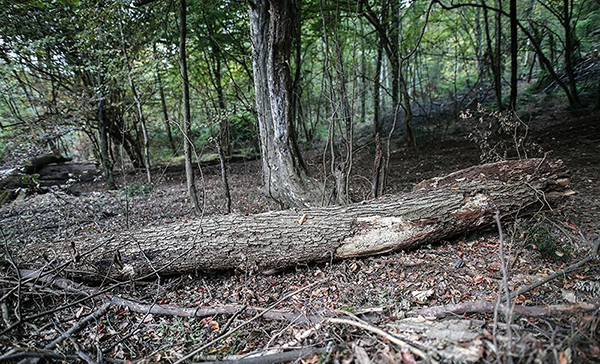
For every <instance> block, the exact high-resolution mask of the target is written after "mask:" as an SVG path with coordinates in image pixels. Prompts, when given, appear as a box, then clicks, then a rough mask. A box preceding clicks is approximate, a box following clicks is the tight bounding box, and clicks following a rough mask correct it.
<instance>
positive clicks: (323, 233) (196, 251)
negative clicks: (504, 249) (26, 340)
mask: <svg viewBox="0 0 600 364" xmlns="http://www.w3.org/2000/svg"><path fill="white" fill-rule="evenodd" d="M567 187H568V179H567V178H566V174H565V172H564V171H563V169H562V162H561V161H546V160H541V159H528V160H522V161H507V162H498V163H492V164H486V165H482V166H476V167H471V168H469V169H466V170H462V171H459V172H456V173H453V174H451V175H449V176H446V177H444V178H440V179H434V180H430V181H427V182H423V183H421V184H420V185H419V186H418V188H417V189H416V190H414V191H413V192H410V193H406V194H403V195H398V196H389V197H386V198H384V199H378V200H373V201H368V202H363V203H358V204H352V205H348V206H338V207H325V208H312V209H307V210H302V211H292V210H285V211H277V212H269V213H263V214H258V215H250V216H241V215H225V216H210V217H205V218H202V219H193V220H190V221H182V222H177V223H171V224H167V225H162V226H151V227H147V228H145V229H142V230H139V231H132V232H124V233H120V234H116V235H114V236H109V237H107V236H94V237H90V238H86V239H83V240H81V241H76V242H69V241H59V242H54V243H49V244H45V245H44V246H43V247H40V246H35V247H32V248H30V249H26V250H24V252H23V253H22V254H20V259H19V260H20V263H21V265H24V264H23V263H25V262H31V261H32V260H31V259H32V257H35V256H40V254H39V253H40V252H41V253H43V254H44V255H45V258H44V260H43V261H48V260H49V259H55V261H56V262H65V261H69V260H72V261H73V266H72V267H75V268H76V269H77V271H78V275H80V276H81V275H83V274H84V273H85V274H90V275H91V276H90V277H93V276H96V277H102V276H112V277H116V278H124V277H141V276H145V275H153V274H155V273H161V274H179V273H183V272H189V271H195V270H200V271H211V270H225V269H242V270H256V269H259V270H264V269H270V268H275V269H279V268H285V267H290V266H295V265H298V264H306V263H309V262H318V261H329V260H333V259H340V258H347V257H357V256H366V255H373V254H379V253H385V252H390V251H394V250H399V249H407V248H411V247H414V246H417V245H419V244H426V243H432V242H436V241H439V240H441V239H447V238H451V237H453V236H456V235H458V234H462V233H465V232H468V231H472V230H475V229H478V228H481V227H484V226H487V225H490V224H492V223H493V222H494V214H495V211H496V210H499V211H500V214H501V216H507V215H511V214H513V213H517V212H519V216H523V215H524V214H526V213H531V212H532V211H536V210H539V209H541V208H543V207H544V205H545V204H548V203H550V204H551V203H553V202H556V201H557V200H559V199H561V198H562V197H564V196H565V195H568V194H570V191H569V190H567ZM37 261H42V259H38V260H37ZM25 265H29V266H32V265H34V266H35V264H25ZM82 272H84V273H82ZM90 277H88V278H90Z"/></svg>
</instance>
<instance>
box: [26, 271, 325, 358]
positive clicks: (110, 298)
mask: <svg viewBox="0 0 600 364" xmlns="http://www.w3.org/2000/svg"><path fill="white" fill-rule="evenodd" d="M20 274H21V275H22V276H23V277H26V278H28V279H32V278H37V279H38V280H40V281H42V282H45V283H48V284H52V285H54V286H56V287H58V288H62V289H64V290H69V291H75V292H80V293H84V294H87V295H98V293H102V292H100V290H99V289H96V288H92V287H89V286H86V285H83V284H81V283H76V282H73V281H71V280H69V279H64V278H53V277H48V276H41V275H40V272H38V271H30V270H21V271H20ZM98 296H99V298H101V299H103V300H104V301H105V302H106V303H105V305H103V306H102V307H101V308H100V309H99V310H98V311H96V312H95V313H94V314H92V315H90V316H88V317H86V319H85V320H83V321H82V322H78V323H76V324H75V325H74V326H73V328H71V329H70V330H69V331H67V333H68V335H67V337H68V336H69V335H72V333H73V332H75V331H72V330H79V329H81V328H82V327H83V326H82V325H85V324H87V323H88V322H89V321H91V320H92V319H94V318H97V317H98V316H99V315H101V314H102V313H101V312H105V311H106V309H107V308H108V305H114V306H119V307H124V308H128V309H129V310H131V311H133V312H138V313H143V314H152V315H164V316H179V317H208V316H215V315H220V314H221V315H235V314H237V313H238V312H240V310H242V311H244V312H246V313H248V314H253V315H257V314H262V317H264V318H265V319H268V320H278V321H290V322H297V323H304V322H310V323H318V322H321V321H323V320H324V319H325V318H326V317H328V316H332V315H334V313H333V312H331V311H323V312H321V313H320V314H319V315H306V314H301V313H295V312H290V311H284V310H277V309H274V308H264V307H257V306H244V305H219V306H212V307H181V306H177V305H163V304H154V305H151V304H145V303H140V302H137V301H134V300H131V299H128V298H123V297H120V296H117V295H114V294H112V293H109V292H103V293H102V294H100V295H98ZM86 320H87V321H86ZM67 333H65V334H67ZM63 339H64V338H63ZM61 341H62V340H61ZM59 342H60V341H59ZM45 349H54V346H51V347H46V348H45Z"/></svg>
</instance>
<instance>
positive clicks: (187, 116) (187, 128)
mask: <svg viewBox="0 0 600 364" xmlns="http://www.w3.org/2000/svg"><path fill="white" fill-rule="evenodd" d="M186 33H187V4H186V0H179V68H180V70H181V90H182V100H183V128H182V129H183V151H184V155H185V180H186V184H187V189H188V195H189V196H190V200H191V202H192V206H194V211H195V212H196V214H200V213H201V212H202V210H201V208H200V204H199V202H198V194H197V193H196V183H195V179H194V165H193V164H192V151H193V150H192V149H193V147H194V145H193V139H192V116H191V111H190V89H189V87H190V85H189V80H188V72H187V55H186V48H185V41H186V35H187V34H186Z"/></svg>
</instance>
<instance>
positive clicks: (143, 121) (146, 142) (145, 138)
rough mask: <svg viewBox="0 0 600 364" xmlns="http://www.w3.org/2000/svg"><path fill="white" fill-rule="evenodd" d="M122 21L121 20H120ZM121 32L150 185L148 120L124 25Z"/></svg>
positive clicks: (120, 24) (120, 25) (120, 29)
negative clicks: (135, 75) (138, 87)
mask: <svg viewBox="0 0 600 364" xmlns="http://www.w3.org/2000/svg"><path fill="white" fill-rule="evenodd" d="M119 21H120V20H119ZM119 31H120V33H121V47H122V51H123V55H124V56H125V63H126V67H127V78H128V79H129V87H130V88H131V94H132V96H133V101H134V102H135V106H136V108H137V113H138V119H139V120H140V125H141V127H142V136H143V141H144V169H145V170H146V181H147V182H148V184H152V174H151V173H150V140H149V137H148V129H147V128H146V118H145V117H144V110H143V109H142V101H141V100H140V97H139V95H138V92H137V89H136V87H135V83H134V82H133V74H132V73H133V70H132V69H131V63H130V61H129V53H128V52H127V47H126V45H125V36H124V35H123V24H122V22H120V23H119Z"/></svg>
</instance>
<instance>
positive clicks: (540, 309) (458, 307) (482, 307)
mask: <svg viewBox="0 0 600 364" xmlns="http://www.w3.org/2000/svg"><path fill="white" fill-rule="evenodd" d="M495 306H496V303H495V302H487V301H470V302H463V303H457V304H452V305H443V306H433V307H427V308H421V309H418V310H413V311H410V312H407V313H406V316H407V317H418V316H423V317H435V318H442V317H446V316H450V315H464V314H467V313H492V312H494V309H495ZM500 307H501V308H502V309H506V307H504V305H500ZM512 309H513V310H512V312H513V313H516V314H519V315H524V316H533V317H543V316H556V315H561V314H571V313H579V312H591V311H595V310H598V309H600V299H598V300H596V301H591V302H580V303H575V304H564V305H548V306H523V305H514V306H513V307H512Z"/></svg>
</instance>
